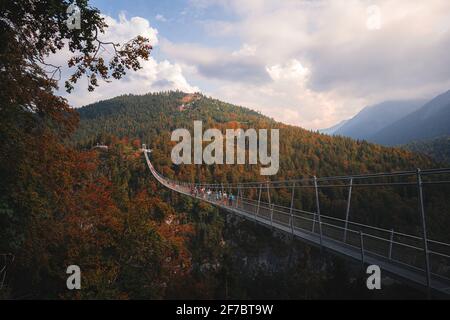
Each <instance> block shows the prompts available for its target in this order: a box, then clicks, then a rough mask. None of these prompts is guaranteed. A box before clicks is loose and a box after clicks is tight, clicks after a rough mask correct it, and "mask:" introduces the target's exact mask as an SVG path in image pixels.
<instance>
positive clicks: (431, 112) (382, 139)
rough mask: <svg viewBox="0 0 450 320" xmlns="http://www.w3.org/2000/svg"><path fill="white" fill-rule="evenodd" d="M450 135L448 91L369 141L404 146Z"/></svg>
mask: <svg viewBox="0 0 450 320" xmlns="http://www.w3.org/2000/svg"><path fill="white" fill-rule="evenodd" d="M449 134H450V91H447V92H446V93H443V94H441V95H439V96H437V97H436V98H434V99H433V100H431V101H430V102H428V103H427V104H425V105H424V106H423V107H421V108H420V109H418V110H417V111H415V112H413V113H411V114H409V115H408V116H406V117H404V118H403V119H400V120H398V121H396V122H394V123H392V124H391V125H389V126H387V127H386V128H384V129H383V130H380V131H379V132H378V133H377V134H375V135H374V136H373V137H372V139H371V140H373V141H374V142H377V143H380V144H384V145H397V144H405V143H408V142H411V141H414V140H423V139H431V138H435V137H439V136H443V135H449Z"/></svg>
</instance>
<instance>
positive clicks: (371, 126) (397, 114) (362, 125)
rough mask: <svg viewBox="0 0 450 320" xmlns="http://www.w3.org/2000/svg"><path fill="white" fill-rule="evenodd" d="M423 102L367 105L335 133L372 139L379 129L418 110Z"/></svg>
mask: <svg viewBox="0 0 450 320" xmlns="http://www.w3.org/2000/svg"><path fill="white" fill-rule="evenodd" d="M423 104H424V101H423V100H407V101H386V102H382V103H379V104H376V105H373V106H369V107H366V108H364V109H363V110H361V111H360V112H359V113H358V114H357V115H356V116H354V117H353V118H352V119H350V120H348V121H347V122H346V123H345V124H344V125H343V126H341V127H340V128H339V129H338V130H336V131H335V132H334V134H336V135H342V136H346V137H351V138H353V139H365V140H371V138H372V136H373V135H374V134H376V133H377V132H378V131H380V130H381V129H383V128H384V127H386V126H388V125H390V124H392V123H394V122H395V121H397V120H399V119H401V118H403V117H405V116H406V115H408V114H410V113H411V112H413V111H415V110H417V109H418V108H419V107H420V106H422V105H423Z"/></svg>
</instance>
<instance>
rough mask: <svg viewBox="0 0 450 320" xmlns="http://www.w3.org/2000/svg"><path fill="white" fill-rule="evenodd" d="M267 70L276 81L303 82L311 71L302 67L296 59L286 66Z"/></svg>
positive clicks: (282, 65)
mask: <svg viewBox="0 0 450 320" xmlns="http://www.w3.org/2000/svg"><path fill="white" fill-rule="evenodd" d="M266 70H267V72H268V73H269V75H270V77H271V78H272V79H273V80H274V81H280V80H288V81H297V82H298V81H301V82H303V81H304V80H306V77H307V76H308V73H309V70H308V69H307V68H305V67H304V66H302V64H301V63H300V62H299V61H298V60H296V59H292V60H290V61H288V62H286V63H285V64H276V65H273V66H270V67H266Z"/></svg>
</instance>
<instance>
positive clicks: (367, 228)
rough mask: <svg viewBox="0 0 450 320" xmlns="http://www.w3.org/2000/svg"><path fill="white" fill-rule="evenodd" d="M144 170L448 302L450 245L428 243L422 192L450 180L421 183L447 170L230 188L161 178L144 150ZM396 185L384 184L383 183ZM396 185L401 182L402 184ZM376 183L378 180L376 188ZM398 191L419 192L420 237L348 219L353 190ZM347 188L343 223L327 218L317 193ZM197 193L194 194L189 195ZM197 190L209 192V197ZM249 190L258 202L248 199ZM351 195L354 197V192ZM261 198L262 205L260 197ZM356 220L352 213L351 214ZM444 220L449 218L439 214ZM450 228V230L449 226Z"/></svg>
mask: <svg viewBox="0 0 450 320" xmlns="http://www.w3.org/2000/svg"><path fill="white" fill-rule="evenodd" d="M143 152H144V155H145V159H146V162H147V165H148V167H149V169H150V171H151V173H152V175H153V176H154V177H155V179H156V180H157V181H159V182H160V183H161V184H162V185H163V186H165V187H166V188H168V189H170V190H173V191H176V192H178V193H181V194H184V195H186V196H189V197H193V198H196V199H198V200H201V201H204V202H207V203H210V204H212V205H214V206H216V207H219V208H221V209H223V210H226V211H228V212H231V213H234V214H236V215H238V216H240V217H243V218H245V219H248V220H251V221H254V222H255V223H258V224H261V225H263V226H266V227H269V228H271V229H273V230H277V231H281V232H284V233H287V234H290V235H292V236H293V237H296V238H298V239H300V240H302V241H304V242H307V243H309V244H312V245H315V246H318V247H320V248H321V249H325V250H327V251H329V252H332V253H335V254H338V255H341V256H343V257H345V258H350V259H353V260H356V261H359V262H360V263H361V264H362V266H364V265H378V266H379V267H380V268H381V270H382V273H384V272H386V273H388V274H390V275H391V276H393V277H395V278H397V279H399V280H401V281H403V282H406V283H409V284H411V285H414V286H416V287H418V288H421V289H426V291H427V292H428V294H429V295H431V294H432V293H433V294H438V295H440V296H443V297H445V298H449V297H450V244H449V243H445V242H442V241H437V240H432V239H429V238H428V237H427V226H426V216H425V205H424V196H423V189H424V188H425V186H426V185H431V184H433V185H440V184H446V183H450V181H448V180H436V179H434V180H430V179H427V180H425V179H424V178H425V177H431V176H442V175H447V177H448V174H450V168H449V169H433V170H423V171H421V170H419V169H417V170H415V171H402V172H394V173H377V174H365V175H353V176H337V177H321V178H316V177H312V178H306V179H299V180H289V181H266V182H243V183H229V184H222V183H220V184H217V183H216V184H206V183H188V182H180V181H175V180H172V179H169V178H167V177H164V176H162V175H161V174H160V173H158V172H157V171H156V169H155V168H154V166H153V165H152V163H151V161H150V159H149V156H148V153H150V152H151V150H148V149H146V147H145V145H143ZM388 178H394V179H397V180H395V182H386V179H388ZM399 179H402V180H401V181H400V180H399ZM377 180H380V181H378V182H377ZM377 186H378V187H385V186H389V187H400V186H412V187H414V188H417V199H418V211H417V215H418V216H419V217H420V224H421V225H420V231H421V234H420V235H413V234H408V233H405V232H399V231H396V230H394V229H385V228H380V227H376V226H373V225H368V224H363V223H358V222H355V221H352V219H350V212H351V199H352V190H354V189H355V188H359V187H377ZM343 187H344V188H347V189H348V192H347V199H346V211H345V218H344V219H341V218H337V217H333V216H330V215H325V214H323V213H322V212H321V210H320V196H319V190H320V189H321V188H343ZM301 188H307V189H310V190H313V192H312V194H313V195H314V196H313V197H314V200H313V201H314V202H315V210H313V211H312V212H311V211H306V210H301V209H299V208H296V206H295V201H294V199H295V194H296V192H299V191H297V190H299V189H301ZM273 189H285V190H289V192H290V205H289V206H283V205H279V204H275V203H274V201H272V200H271V192H270V190H273ZM193 190H195V192H193ZM199 190H202V191H204V190H213V191H214V193H213V194H212V195H211V194H209V193H206V192H198V191H199ZM219 190H220V192H221V193H222V194H223V193H226V192H227V191H228V192H229V194H230V193H232V194H233V195H236V197H235V199H234V200H233V201H229V200H227V199H220V198H218V197H216V196H215V194H216V192H217V193H218V192H219ZM250 190H253V194H254V195H256V197H253V199H252V197H250V196H249V191H250ZM353 192H354V191H353ZM263 193H264V194H265V197H266V199H265V200H266V201H263V198H262V195H263ZM354 214H356V213H354ZM442 214H450V212H443V213H442ZM449 227H450V226H449Z"/></svg>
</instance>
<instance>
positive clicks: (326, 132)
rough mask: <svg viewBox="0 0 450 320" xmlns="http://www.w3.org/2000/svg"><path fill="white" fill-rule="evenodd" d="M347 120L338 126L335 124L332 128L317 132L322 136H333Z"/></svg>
mask: <svg viewBox="0 0 450 320" xmlns="http://www.w3.org/2000/svg"><path fill="white" fill-rule="evenodd" d="M348 121H349V120H348V119H347V120H342V121H341V122H339V123H338V124H335V125H334V126H332V127H329V128H326V129H320V130H319V132H320V133H323V134H329V135H333V134H334V133H335V132H336V131H337V130H338V129H339V128H341V127H342V126H343V125H345V124H346V123H347V122H348Z"/></svg>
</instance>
